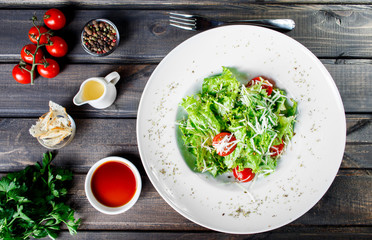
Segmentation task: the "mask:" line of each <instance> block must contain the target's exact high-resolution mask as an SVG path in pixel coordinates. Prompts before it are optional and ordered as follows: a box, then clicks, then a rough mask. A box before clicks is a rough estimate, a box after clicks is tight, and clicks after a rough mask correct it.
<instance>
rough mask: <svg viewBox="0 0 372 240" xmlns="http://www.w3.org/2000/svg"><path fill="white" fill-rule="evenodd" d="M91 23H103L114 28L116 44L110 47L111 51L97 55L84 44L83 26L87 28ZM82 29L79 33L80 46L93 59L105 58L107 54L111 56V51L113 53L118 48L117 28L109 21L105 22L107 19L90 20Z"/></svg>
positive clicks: (118, 36) (118, 35)
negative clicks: (93, 57)
mask: <svg viewBox="0 0 372 240" xmlns="http://www.w3.org/2000/svg"><path fill="white" fill-rule="evenodd" d="M93 21H96V22H97V23H99V22H105V23H107V24H109V25H110V26H112V27H113V28H114V30H115V31H116V42H115V43H116V44H115V46H113V47H112V49H111V50H110V51H107V52H105V53H97V52H94V51H91V50H90V49H89V48H88V47H87V46H86V45H85V44H84V32H85V30H84V28H85V26H88V25H90V24H92V22H93ZM84 28H83V30H82V31H81V35H80V42H81V46H82V47H83V49H84V50H85V51H86V52H87V53H89V54H90V55H92V56H95V57H104V56H107V55H109V54H111V53H112V52H113V51H115V49H116V48H117V47H118V46H119V42H120V34H119V30H118V29H117V27H116V26H115V24H114V23H112V22H111V21H109V20H107V19H103V18H97V19H92V20H90V21H89V22H87V23H86V24H85V25H84Z"/></svg>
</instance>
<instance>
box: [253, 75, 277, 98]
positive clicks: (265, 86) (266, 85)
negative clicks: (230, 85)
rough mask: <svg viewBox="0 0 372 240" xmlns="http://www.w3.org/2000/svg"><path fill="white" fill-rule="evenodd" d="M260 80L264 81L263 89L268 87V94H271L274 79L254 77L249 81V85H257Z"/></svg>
mask: <svg viewBox="0 0 372 240" xmlns="http://www.w3.org/2000/svg"><path fill="white" fill-rule="evenodd" d="M260 82H263V83H262V85H261V86H262V88H263V89H266V92H267V95H268V96H270V95H271V93H272V92H273V87H274V84H273V83H272V81H270V80H268V79H265V78H264V77H262V76H260V77H255V78H253V79H252V80H251V81H249V82H248V84H247V87H250V86H253V85H256V84H258V83H260Z"/></svg>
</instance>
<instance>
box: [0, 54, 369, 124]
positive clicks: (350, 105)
mask: <svg viewBox="0 0 372 240" xmlns="http://www.w3.org/2000/svg"><path fill="white" fill-rule="evenodd" d="M322 61H323V63H324V65H325V66H326V68H327V69H328V70H329V72H330V73H331V75H332V76H333V78H334V81H335V82H336V85H337V87H338V89H339V91H340V94H341V97H342V99H343V103H344V107H345V111H346V112H353V113H357V112H372V98H370V93H371V92H372V85H371V84H369V83H368V81H366V79H371V78H372V67H371V65H372V64H371V63H372V61H370V60H368V61H367V60H345V61H343V62H342V63H341V62H340V61H338V60H337V59H333V60H322ZM335 62H336V64H335ZM13 67H14V64H0V79H2V81H1V82H0V92H2V93H3V94H0V102H1V104H0V117H39V116H41V115H42V114H43V113H45V112H46V111H47V109H48V101H49V100H52V101H55V102H57V103H59V104H62V105H63V106H65V107H66V108H67V110H68V112H69V113H71V114H73V115H74V116H76V117H89V118H92V117H114V118H123V117H124V118H126V117H130V118H134V117H136V115H137V108H138V104H139V102H140V98H141V93H142V91H143V89H144V87H145V85H146V83H147V81H148V79H149V77H150V75H151V73H152V72H153V71H154V69H155V67H156V65H151V64H150V65H148V64H138V65H127V64H122V65H108V64H94V65H81V64H68V65H63V70H62V72H61V73H60V74H59V75H58V76H57V77H56V78H54V79H46V78H43V77H40V76H39V77H38V78H37V79H36V81H35V85H33V86H31V85H21V84H18V83H17V82H15V81H14V79H13V78H12V76H11V71H12V69H13ZM112 71H117V72H119V74H120V75H121V80H120V81H119V83H118V84H117V85H116V86H117V89H118V97H117V99H116V101H115V103H114V105H112V106H111V107H109V108H107V109H105V110H104V111H102V110H97V109H94V108H92V107H91V106H89V105H83V106H80V107H77V106H75V105H74V104H73V103H72V99H73V97H74V95H75V94H76V93H77V92H78V90H79V87H80V84H81V83H82V82H83V81H84V80H85V79H87V78H89V77H93V76H105V75H107V74H108V73H110V72H112ZM355 76H358V77H355ZM350 79H352V81H351V80H350ZM25 99H27V101H25Z"/></svg>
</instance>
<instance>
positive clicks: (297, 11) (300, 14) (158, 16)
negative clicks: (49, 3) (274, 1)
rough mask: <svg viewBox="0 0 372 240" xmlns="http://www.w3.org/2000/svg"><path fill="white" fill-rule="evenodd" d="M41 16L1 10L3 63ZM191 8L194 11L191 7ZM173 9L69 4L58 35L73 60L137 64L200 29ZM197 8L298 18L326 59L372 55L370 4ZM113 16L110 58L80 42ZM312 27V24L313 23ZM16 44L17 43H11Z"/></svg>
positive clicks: (302, 33) (302, 38)
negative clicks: (116, 39)
mask: <svg viewBox="0 0 372 240" xmlns="http://www.w3.org/2000/svg"><path fill="white" fill-rule="evenodd" d="M34 12H35V13H36V15H37V16H39V18H40V17H41V16H42V15H43V13H44V12H45V10H13V9H10V10H0V21H1V22H3V23H6V24H2V25H1V26H0V32H1V33H2V41H0V48H1V49H2V52H1V54H0V61H1V62H9V61H12V62H16V61H18V59H19V52H20V50H21V48H22V47H23V46H24V45H25V44H27V43H28V38H27V32H28V30H29V29H30V27H31V26H32V25H31V23H30V21H29V19H30V18H31V16H32V15H33V13H34ZM187 12H190V11H187ZM167 13H168V11H164V10H163V11H161V10H147V11H145V10H125V9H123V10H115V11H107V10H72V9H71V8H69V9H66V15H67V19H68V25H67V26H66V27H65V28H64V29H63V30H61V31H58V33H57V35H60V36H63V37H65V38H66V40H67V42H68V45H69V46H70V51H69V54H68V61H69V62H85V63H92V62H96V63H97V62H106V63H108V62H110V63H115V62H116V63H124V62H125V63H138V62H142V63H143V62H152V63H153V62H159V61H160V60H161V59H162V58H163V57H164V56H165V55H166V54H167V53H168V52H169V51H170V50H172V49H173V48H174V47H176V46H177V45H178V44H180V43H181V42H183V41H184V40H186V39H188V38H189V37H191V36H193V35H195V34H196V33H197V32H192V31H185V30H181V29H176V28H174V27H171V26H169V25H168V24H169V21H168V15H167ZM192 13H195V14H201V15H203V16H206V17H216V16H218V18H219V19H230V20H234V19H235V20H238V19H247V18H254V19H259V18H293V19H294V20H295V22H296V26H297V27H296V29H295V30H293V31H291V32H289V33H287V35H288V36H290V37H293V38H294V39H296V40H298V41H299V42H300V43H302V44H303V45H305V46H306V47H308V48H309V49H310V50H311V51H312V52H313V53H314V54H315V55H316V56H318V57H326V58H330V57H331V58H336V57H338V56H342V57H358V58H369V57H371V56H372V39H371V38H370V35H371V34H372V29H371V28H369V27H367V26H369V25H371V22H372V12H371V11H369V6H368V5H262V4H256V5H252V6H249V8H246V9H244V8H243V9H236V10H235V11H228V10H193V11H192ZM99 17H103V18H109V19H111V20H112V21H113V22H114V23H116V24H117V25H118V28H119V32H120V33H121V36H122V38H121V43H120V46H119V48H118V49H117V50H116V51H115V52H114V53H113V54H111V55H109V56H107V57H105V58H94V57H91V56H90V55H88V54H86V53H85V52H84V50H83V49H82V48H81V46H80V42H79V36H80V32H81V30H82V28H83V26H84V24H85V23H86V22H87V21H89V20H90V19H92V18H99ZM309 26H311V27H309ZM9 43H14V44H9Z"/></svg>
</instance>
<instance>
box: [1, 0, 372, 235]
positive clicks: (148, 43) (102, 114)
mask: <svg viewBox="0 0 372 240" xmlns="http://www.w3.org/2000/svg"><path fill="white" fill-rule="evenodd" d="M52 7H57V8H60V9H61V10H63V11H64V12H65V14H66V16H67V19H68V23H67V26H66V27H65V28H64V29H63V30H61V31H58V32H57V35H60V36H63V37H64V38H66V40H67V42H68V45H69V47H70V50H69V53H68V55H67V56H66V57H64V58H63V59H61V60H60V63H61V67H62V72H61V74H60V75H58V76H57V77H56V78H54V79H45V78H42V77H39V78H38V79H37V80H36V84H35V85H34V86H31V85H26V86H25V85H20V84H18V83H16V82H15V81H14V80H13V78H12V76H11V71H12V68H13V67H14V65H15V64H16V63H17V62H18V61H19V58H20V50H21V48H22V47H23V46H24V45H25V44H28V38H27V32H28V30H29V29H30V28H31V26H32V25H31V22H30V21H29V19H30V18H31V16H32V15H33V14H34V13H36V15H37V16H39V17H41V16H42V15H43V13H44V12H45V11H46V9H48V8H52ZM169 11H179V12H187V13H196V14H201V15H204V16H209V17H218V18H220V19H248V18H292V19H294V20H295V22H296V29H295V30H294V31H291V32H289V33H287V35H288V36H290V37H292V38H294V39H296V40H297V41H299V42H300V43H302V44H303V45H305V46H306V47H307V48H309V49H310V50H311V51H312V52H313V53H314V54H315V55H316V56H317V57H318V58H319V59H320V60H321V61H322V62H323V64H324V65H325V66H326V68H327V69H328V70H329V72H330V73H331V75H332V77H333V78H334V80H335V82H336V85H337V87H338V89H339V91H340V93H341V96H342V99H343V103H344V106H345V111H346V119H347V143H346V149H345V154H344V158H343V161H342V165H341V168H340V170H339V172H338V174H337V177H336V179H335V181H334V182H333V184H332V186H331V188H330V189H329V191H328V192H327V193H326V194H325V195H324V197H323V198H322V199H321V200H320V201H319V202H318V203H317V204H316V205H315V206H314V207H313V208H312V209H311V210H310V211H309V212H308V213H306V214H305V215H303V216H302V217H300V218H299V219H297V220H295V221H294V222H292V223H290V224H288V225H287V226H284V227H282V228H279V229H276V230H273V231H270V232H266V233H261V234H257V235H229V234H223V233H218V232H213V231H210V230H208V229H205V228H203V227H201V226H199V225H197V224H195V223H193V222H190V221H189V220H187V219H186V218H184V217H182V216H181V215H180V214H178V213H177V212H176V211H174V210H173V209H172V208H171V207H170V206H169V205H168V204H167V203H166V202H165V201H164V200H163V199H162V198H161V197H160V195H159V194H158V193H157V192H156V190H155V189H154V187H153V186H152V184H151V182H150V181H149V179H148V177H147V176H146V173H145V171H144V169H143V166H142V163H141V159H140V157H139V153H138V148H137V141H136V133H135V127H136V113H137V108H138V104H139V100H140V97H141V94H142V91H143V89H144V86H145V84H146V82H147V80H148V78H149V76H150V75H151V73H152V71H153V70H154V69H155V67H156V66H157V64H158V63H159V62H160V61H161V59H162V58H163V57H164V56H165V55H166V54H167V53H168V52H169V51H171V50H172V49H173V48H174V47H175V46H177V45H178V44H179V43H181V42H182V41H184V40H186V39H187V38H189V37H191V36H193V35H195V34H196V32H189V31H183V30H180V29H176V28H173V27H170V26H169V25H168V17H167V13H168V12H169ZM93 18H108V19H110V20H112V21H113V22H114V23H115V24H116V25H117V27H118V28H119V31H120V33H121V43H120V46H119V48H118V49H117V50H116V51H115V52H114V53H113V54H111V55H109V56H108V57H104V58H94V57H91V56H89V55H88V54H86V53H85V52H84V51H83V49H82V47H81V46H80V44H79V34H80V32H81V30H82V27H83V26H84V24H85V23H86V22H87V21H89V20H90V19H93ZM0 22H1V25H0V33H1V35H0V39H1V41H0V64H1V67H0V79H1V81H0V93H1V94H0V103H1V104H0V117H1V119H0V171H1V173H2V174H5V173H7V172H11V171H16V170H20V169H23V168H24V167H25V166H26V165H30V164H34V163H35V161H39V160H40V158H41V155H42V153H44V152H46V149H44V148H43V147H42V146H41V145H40V144H38V143H37V141H36V140H35V139H34V138H33V137H32V136H30V134H29V133H28V129H29V128H30V126H31V125H32V124H33V123H34V122H35V121H36V119H37V118H38V117H39V116H40V115H42V114H43V113H45V112H46V111H47V109H48V101H49V100H52V101H55V102H57V103H59V104H61V105H63V106H65V107H66V108H67V111H68V112H69V113H70V115H71V116H72V117H73V118H74V119H75V121H76V124H77V133H76V136H75V139H74V140H73V142H72V143H71V144H70V145H68V146H67V147H65V148H63V149H62V150H59V151H58V155H57V157H56V159H55V161H54V164H55V165H58V166H63V167H66V168H70V169H72V170H73V171H74V173H75V179H74V186H73V188H72V190H71V191H70V201H71V202H72V204H73V205H74V206H75V208H76V209H77V215H78V216H79V217H81V218H82V224H81V227H80V229H79V231H78V235H77V236H75V237H74V239H231V238H233V239H277V238H278V239H372V193H371V187H372V177H371V168H372V124H371V122H372V95H371V92H372V80H371V79H372V61H371V59H372V4H371V2H370V1H369V0H339V1H332V0H298V1H290V0H272V1H259V0H257V1H253V0H248V1H244V0H236V1H229V0H223V1H219V2H217V1H210V0H199V1H188V0H180V1H172V0H164V1H161V0H154V1H146V0H138V1H128V0H111V1H99V0H83V1H77V0H72V1H68V0H61V1H53V0H46V1H42V0H34V1H28V2H24V1H21V0H14V1H7V0H0ZM111 71H117V72H119V73H120V75H121V81H120V82H119V83H118V84H117V88H118V97H117V100H116V102H115V104H114V105H113V106H111V107H109V108H108V109H105V110H96V109H93V108H92V107H90V106H86V105H84V106H81V107H77V106H74V105H73V103H72V98H73V96H74V95H75V93H76V92H77V90H78V88H79V86H80V84H81V82H82V81H83V80H85V79H87V78H89V77H92V76H105V75H106V74H108V73H110V72H111ZM329 144H332V143H329ZM111 155H119V156H122V157H125V158H127V159H129V160H130V161H132V162H133V163H134V164H135V165H136V166H137V167H138V168H139V170H140V172H141V175H142V179H143V190H142V194H141V196H140V199H139V201H138V202H137V204H136V205H135V206H134V207H133V208H132V209H130V210H129V211H128V212H126V213H125V214H121V215H117V216H108V215H104V214H101V213H99V212H98V211H96V210H95V209H94V208H93V207H91V206H90V204H89V202H88V200H87V198H86V197H85V194H84V186H83V185H84V178H85V175H86V173H87V171H88V170H89V168H90V167H91V166H92V165H93V164H94V163H95V162H96V161H97V160H99V159H101V158H103V157H106V156H111ZM61 238H62V239H70V238H71V237H70V235H69V233H68V232H67V230H64V231H63V233H62V234H61Z"/></svg>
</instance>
